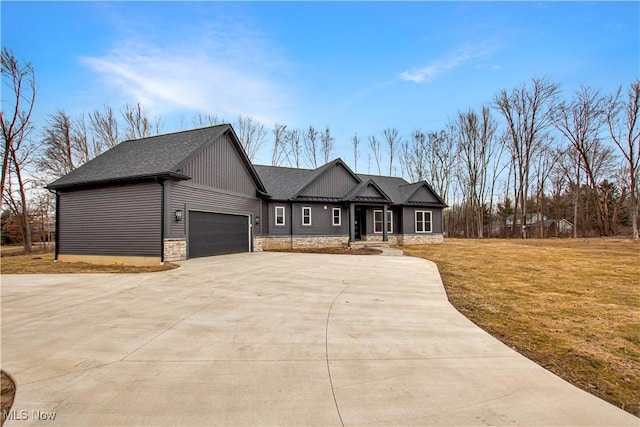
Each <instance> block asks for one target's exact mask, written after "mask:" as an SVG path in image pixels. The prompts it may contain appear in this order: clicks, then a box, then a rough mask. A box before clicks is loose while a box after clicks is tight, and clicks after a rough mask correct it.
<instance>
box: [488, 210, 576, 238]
mask: <svg viewBox="0 0 640 427" xmlns="http://www.w3.org/2000/svg"><path fill="white" fill-rule="evenodd" d="M514 219H515V225H516V229H517V230H518V231H519V230H520V229H521V227H522V221H521V218H520V217H518V218H515V216H514V215H509V216H508V217H507V218H506V219H505V222H500V221H494V222H492V225H491V228H492V233H493V235H495V236H508V235H510V234H511V229H512V227H513V226H514ZM525 224H526V226H527V230H529V235H530V236H532V237H540V231H539V230H540V228H542V229H543V236H545V237H560V236H568V235H569V234H570V233H571V232H572V230H573V224H572V223H571V222H569V221H567V220H566V219H564V218H560V219H549V218H547V216H546V215H542V214H539V213H537V212H534V213H528V214H527V216H526V222H525Z"/></svg>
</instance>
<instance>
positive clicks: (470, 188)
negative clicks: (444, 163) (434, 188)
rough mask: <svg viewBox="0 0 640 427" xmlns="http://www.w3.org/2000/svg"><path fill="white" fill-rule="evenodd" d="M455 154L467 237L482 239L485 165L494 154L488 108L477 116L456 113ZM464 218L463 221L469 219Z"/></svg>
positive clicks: (486, 184)
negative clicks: (458, 167)
mask: <svg viewBox="0 0 640 427" xmlns="http://www.w3.org/2000/svg"><path fill="white" fill-rule="evenodd" d="M456 127H457V134H458V138H459V140H458V153H459V156H460V159H461V160H462V162H461V163H460V165H461V166H462V167H461V170H460V173H459V177H460V179H461V182H460V183H461V185H462V189H463V195H464V198H465V199H466V203H465V205H466V206H467V207H468V208H469V210H470V212H469V214H470V215H469V216H470V218H469V219H468V220H467V230H466V235H467V236H477V237H479V238H483V237H484V231H483V230H484V203H485V200H486V197H487V192H488V189H489V187H490V183H489V179H488V178H489V163H490V161H491V155H492V154H493V152H494V140H495V139H494V137H495V132H496V129H497V123H496V122H495V120H494V119H493V118H492V117H491V111H490V110H489V108H488V107H483V108H482V112H481V114H480V115H478V114H476V112H475V111H472V110H469V111H467V112H465V113H462V112H460V113H458V118H457V124H456ZM469 216H467V217H469Z"/></svg>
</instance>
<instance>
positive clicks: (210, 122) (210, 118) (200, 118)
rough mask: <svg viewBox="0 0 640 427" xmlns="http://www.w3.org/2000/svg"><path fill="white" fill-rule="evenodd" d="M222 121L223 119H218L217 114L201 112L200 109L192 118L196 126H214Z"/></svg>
mask: <svg viewBox="0 0 640 427" xmlns="http://www.w3.org/2000/svg"><path fill="white" fill-rule="evenodd" d="M223 122H224V120H221V119H219V118H218V116H217V115H214V114H207V113H203V112H202V111H199V112H198V115H196V116H195V117H194V118H193V119H192V123H193V125H194V126H195V127H197V128H204V127H209V126H216V125H219V124H221V123H223Z"/></svg>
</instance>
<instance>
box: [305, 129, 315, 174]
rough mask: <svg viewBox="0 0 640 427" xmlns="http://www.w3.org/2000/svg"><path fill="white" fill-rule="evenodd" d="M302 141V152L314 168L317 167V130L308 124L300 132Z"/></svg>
mask: <svg viewBox="0 0 640 427" xmlns="http://www.w3.org/2000/svg"><path fill="white" fill-rule="evenodd" d="M302 140H303V141H304V154H305V156H306V157H307V160H308V161H309V163H310V164H311V166H313V167H314V168H317V167H318V131H317V130H315V129H314V127H313V126H309V128H308V129H307V130H305V132H304V133H303V134H302Z"/></svg>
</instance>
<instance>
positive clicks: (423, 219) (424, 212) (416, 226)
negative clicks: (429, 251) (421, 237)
mask: <svg viewBox="0 0 640 427" xmlns="http://www.w3.org/2000/svg"><path fill="white" fill-rule="evenodd" d="M418 212H420V213H422V221H421V224H422V231H418ZM425 214H429V222H428V224H429V229H428V230H425V228H426V227H425V225H426V224H427V221H425V217H426V215H425ZM414 219H415V220H414V227H415V230H416V233H432V232H433V212H432V211H423V210H416V211H415V213H414Z"/></svg>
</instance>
